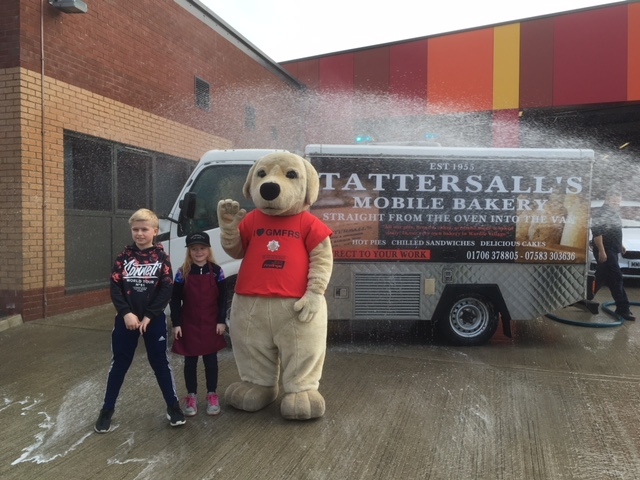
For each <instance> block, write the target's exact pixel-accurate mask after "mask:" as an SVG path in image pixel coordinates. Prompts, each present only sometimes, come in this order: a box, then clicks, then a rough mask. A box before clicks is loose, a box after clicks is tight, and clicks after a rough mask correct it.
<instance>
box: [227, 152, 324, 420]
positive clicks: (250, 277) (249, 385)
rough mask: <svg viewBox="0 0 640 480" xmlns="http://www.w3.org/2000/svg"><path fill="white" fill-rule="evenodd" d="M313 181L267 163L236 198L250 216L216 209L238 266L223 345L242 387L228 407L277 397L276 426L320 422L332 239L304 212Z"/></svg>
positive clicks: (310, 175) (288, 162) (281, 164)
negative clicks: (244, 201) (249, 207)
mask: <svg viewBox="0 0 640 480" xmlns="http://www.w3.org/2000/svg"><path fill="white" fill-rule="evenodd" d="M318 192H319V179H318V173H317V172H316V170H315V169H314V168H313V166H312V165H311V164H310V163H309V162H308V161H307V160H305V159H303V158H302V157H300V156H298V155H295V154H292V153H287V152H278V153H271V154H269V155H266V156H264V157H262V158H260V159H259V160H258V161H257V162H256V163H255V164H254V165H253V166H252V167H251V170H250V171H249V174H248V175H247V180H246V182H245V184H244V186H243V194H244V196H245V197H246V198H250V199H251V200H252V201H253V203H254V204H255V206H256V210H253V211H252V212H250V213H249V214H247V213H246V211H245V210H244V209H240V205H239V204H238V202H237V201H234V200H232V199H225V200H220V202H219V203H218V221H219V224H220V240H221V243H222V248H223V249H224V251H225V252H227V254H228V255H229V256H231V257H233V258H242V259H243V260H242V264H241V265H240V270H239V272H238V279H237V282H236V287H235V295H234V297H233V304H232V307H231V317H230V326H229V330H230V335H231V342H232V344H233V352H234V357H235V360H236V364H237V366H238V372H239V374H240V379H241V380H242V381H240V382H236V383H233V384H231V385H229V387H228V388H227V390H226V392H225V401H226V403H227V404H229V405H231V406H233V407H235V408H238V409H240V410H246V411H249V412H255V411H257V410H260V409H262V408H264V407H266V406H267V405H269V404H270V403H271V402H273V401H274V400H275V399H276V398H277V396H278V382H279V376H280V370H281V369H282V386H283V389H284V396H283V398H282V403H281V404H280V412H281V414H282V416H283V417H284V418H286V419H290V420H308V419H312V418H318V417H321V416H322V415H324V411H325V402H324V398H323V397H322V395H321V394H320V392H318V387H319V384H320V377H321V376H322V366H323V363H324V357H325V350H326V341H327V304H326V301H325V298H324V293H325V290H326V288H327V284H328V283H329V278H330V277H331V271H332V268H333V255H332V251H331V241H330V236H331V233H332V232H331V230H330V229H329V228H328V227H327V226H326V225H325V224H324V223H322V222H321V221H320V220H319V219H318V218H317V217H315V216H313V215H312V214H311V213H309V212H308V209H309V207H310V206H311V205H312V204H313V203H314V202H315V201H316V200H317V198H318Z"/></svg>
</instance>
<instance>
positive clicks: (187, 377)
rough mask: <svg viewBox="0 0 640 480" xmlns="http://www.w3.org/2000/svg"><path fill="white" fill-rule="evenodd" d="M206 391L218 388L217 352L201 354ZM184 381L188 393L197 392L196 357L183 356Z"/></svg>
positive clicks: (213, 390)
mask: <svg viewBox="0 0 640 480" xmlns="http://www.w3.org/2000/svg"><path fill="white" fill-rule="evenodd" d="M202 363H204V375H205V378H206V380H207V393H209V392H215V391H216V389H217V388H218V354H217V353H211V354H209V355H203V356H202ZM184 383H185V385H186V387H187V392H188V393H198V357H184Z"/></svg>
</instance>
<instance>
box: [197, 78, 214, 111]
mask: <svg viewBox="0 0 640 480" xmlns="http://www.w3.org/2000/svg"><path fill="white" fill-rule="evenodd" d="M195 97H196V107H198V108H201V109H202V110H205V111H207V112H208V111H209V109H210V108H211V97H210V87H209V84H208V83H207V82H205V81H204V80H202V79H201V78H198V77H196V86H195Z"/></svg>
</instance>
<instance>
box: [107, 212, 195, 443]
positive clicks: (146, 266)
mask: <svg viewBox="0 0 640 480" xmlns="http://www.w3.org/2000/svg"><path fill="white" fill-rule="evenodd" d="M129 225H130V226H131V236H132V238H133V242H134V243H133V245H130V246H127V247H126V248H125V249H124V251H123V252H122V253H120V254H119V255H118V256H117V258H116V260H115V263H114V265H113V269H112V271H111V301H112V302H113V305H114V307H115V308H116V312H117V314H116V317H115V325H114V327H113V331H112V333H111V350H112V352H113V357H112V360H111V368H110V369H109V376H108V379H107V388H106V392H105V396H104V404H103V406H102V409H101V410H100V415H99V416H98V420H97V421H96V424H95V427H94V429H95V431H96V432H98V433H107V432H109V431H110V430H111V417H112V415H113V412H114V410H115V405H116V400H117V398H118V394H119V393H120V388H121V387H122V384H123V382H124V377H125V375H126V374H127V371H128V370H129V367H130V366H131V362H132V361H133V357H134V354H135V351H136V347H137V346H138V339H139V338H140V335H142V338H143V339H144V344H145V347H146V349H147V358H148V360H149V364H150V365H151V368H152V369H153V372H154V373H155V376H156V379H157V381H158V385H159V386H160V390H161V391H162V395H163V397H164V400H165V402H166V404H167V419H168V420H169V423H170V425H171V426H172V427H175V426H178V425H184V423H185V418H184V414H183V413H182V410H181V409H180V403H179V400H178V397H177V395H176V390H175V382H174V378H173V372H172V371H171V366H170V365H169V357H168V355H167V320H166V316H165V314H164V309H165V307H166V306H167V304H168V303H169V300H170V299H171V291H172V288H173V275H172V271H171V262H170V260H169V256H168V255H167V254H166V253H165V251H164V249H163V248H162V245H160V244H157V245H156V244H154V243H153V239H154V237H155V236H156V235H157V234H158V217H157V216H156V215H155V214H154V213H153V212H152V211H151V210H147V209H146V208H143V209H140V210H138V211H136V212H135V213H134V214H133V215H132V216H131V218H130V219H129Z"/></svg>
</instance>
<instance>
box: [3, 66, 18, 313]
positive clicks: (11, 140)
mask: <svg viewBox="0 0 640 480" xmlns="http://www.w3.org/2000/svg"><path fill="white" fill-rule="evenodd" d="M19 82H20V73H19V69H17V68H12V69H4V70H0V262H2V263H1V265H2V266H1V267H0V272H1V274H0V298H1V299H2V300H3V301H2V303H1V304H0V312H2V311H3V310H4V309H5V308H6V306H9V307H11V306H13V309H14V311H15V310H17V309H18V308H19V307H20V297H19V292H21V291H22V290H23V286H22V274H21V272H22V263H23V258H22V252H23V249H22V241H23V230H22V215H21V209H22V182H21V179H22V167H21V163H20V118H19V117H20V93H19V91H20V88H19Z"/></svg>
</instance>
